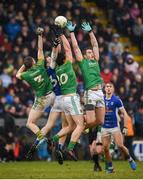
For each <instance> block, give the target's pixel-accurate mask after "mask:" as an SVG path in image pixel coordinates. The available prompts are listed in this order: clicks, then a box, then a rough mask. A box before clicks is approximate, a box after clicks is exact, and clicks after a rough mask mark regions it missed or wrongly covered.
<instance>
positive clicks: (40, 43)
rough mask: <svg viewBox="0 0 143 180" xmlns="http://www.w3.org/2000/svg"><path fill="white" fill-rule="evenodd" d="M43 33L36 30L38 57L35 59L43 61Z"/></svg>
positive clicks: (41, 29)
mask: <svg viewBox="0 0 143 180" xmlns="http://www.w3.org/2000/svg"><path fill="white" fill-rule="evenodd" d="M43 32H44V29H43V28H40V27H39V28H37V30H36V33H37V35H38V55H37V58H38V59H40V60H44V52H43V38H42V33H43Z"/></svg>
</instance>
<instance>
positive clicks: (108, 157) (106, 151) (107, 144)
mask: <svg viewBox="0 0 143 180" xmlns="http://www.w3.org/2000/svg"><path fill="white" fill-rule="evenodd" d="M103 129H104V128H102V144H103V149H104V154H105V161H106V162H105V163H106V164H105V166H106V171H107V172H108V173H112V172H114V168H113V165H112V156H111V154H110V151H109V149H110V143H111V136H110V134H108V133H107V132H105V131H106V130H103Z"/></svg>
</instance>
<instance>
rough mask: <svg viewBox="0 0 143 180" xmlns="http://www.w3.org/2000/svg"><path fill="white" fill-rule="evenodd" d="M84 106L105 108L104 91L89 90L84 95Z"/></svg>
mask: <svg viewBox="0 0 143 180" xmlns="http://www.w3.org/2000/svg"><path fill="white" fill-rule="evenodd" d="M84 104H85V105H86V104H92V105H94V107H97V108H98V107H104V106H105V103H104V94H103V92H102V90H97V91H93V90H87V91H85V93H84Z"/></svg>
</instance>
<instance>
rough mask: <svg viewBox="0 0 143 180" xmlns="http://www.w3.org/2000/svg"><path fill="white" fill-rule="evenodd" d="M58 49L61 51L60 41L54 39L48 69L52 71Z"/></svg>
mask: <svg viewBox="0 0 143 180" xmlns="http://www.w3.org/2000/svg"><path fill="white" fill-rule="evenodd" d="M60 49H61V45H60V39H59V38H55V40H54V43H53V49H52V53H51V63H50V67H51V68H52V69H54V68H55V66H56V59H57V56H58V52H60Z"/></svg>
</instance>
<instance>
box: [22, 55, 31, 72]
mask: <svg viewBox="0 0 143 180" xmlns="http://www.w3.org/2000/svg"><path fill="white" fill-rule="evenodd" d="M23 63H24V65H25V67H26V69H29V68H31V67H32V65H33V58H32V57H31V56H28V57H26V58H24V61H23Z"/></svg>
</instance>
